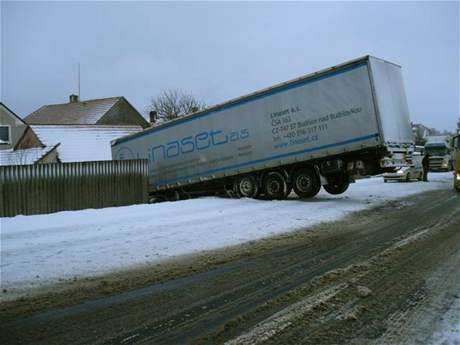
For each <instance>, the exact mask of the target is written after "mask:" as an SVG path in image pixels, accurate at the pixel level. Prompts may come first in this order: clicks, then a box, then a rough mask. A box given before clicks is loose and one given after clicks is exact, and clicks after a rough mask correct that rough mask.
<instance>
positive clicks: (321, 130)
mask: <svg viewBox="0 0 460 345" xmlns="http://www.w3.org/2000/svg"><path fill="white" fill-rule="evenodd" d="M412 148H413V140H412V132H411V126H410V121H409V112H408V107H407V100H406V95H405V91H404V86H403V79H402V75H401V67H400V66H398V65H395V64H393V63H390V62H387V61H384V60H381V59H377V58H375V57H371V56H365V57H363V58H359V59H356V60H353V61H349V62H347V63H344V64H341V65H338V66H335V67H332V68H328V69H325V70H322V71H319V72H316V73H312V74H309V75H306V76H303V77H300V78H298V79H294V80H291V81H288V82H285V83H281V84H278V85H275V86H273V87H270V88H266V89H263V90H260V91H257V92H254V93H251V94H249V95H246V96H243V97H240V98H236V99H233V100H230V101H228V102H225V103H222V104H219V105H216V106H213V107H210V108H208V109H205V110H203V111H199V112H196V113H194V114H191V115H189V116H186V117H183V118H179V119H177V120H174V121H171V122H168V123H165V124H163V125H160V126H157V127H152V128H149V129H146V130H144V131H143V132H139V133H136V134H133V135H130V136H126V137H123V138H120V139H117V140H115V141H113V142H112V157H113V159H116V160H117V159H133V158H147V159H148V161H149V175H150V192H151V194H152V195H153V196H157V197H159V198H167V199H170V198H178V197H181V196H182V195H190V194H193V193H198V194H199V193H204V192H210V191H213V192H217V191H227V192H230V193H233V194H235V195H238V196H244V197H257V196H259V195H264V196H265V197H266V198H270V199H280V198H284V197H286V196H287V195H288V194H289V193H290V192H291V189H292V188H293V189H294V191H295V193H296V194H297V195H299V196H300V197H302V198H309V197H313V196H314V195H316V194H317V193H318V192H319V190H320V188H321V185H322V186H323V187H324V189H325V190H326V191H327V192H329V193H332V194H339V193H343V192H344V191H345V190H346V189H347V188H348V185H349V183H350V182H354V181H355V179H357V178H360V177H364V176H370V175H376V174H380V173H382V172H385V171H391V170H393V169H394V168H395V167H401V166H403V165H405V164H406V162H407V159H409V158H410V155H411V150H412Z"/></svg>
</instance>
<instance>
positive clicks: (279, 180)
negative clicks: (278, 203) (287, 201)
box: [263, 171, 289, 200]
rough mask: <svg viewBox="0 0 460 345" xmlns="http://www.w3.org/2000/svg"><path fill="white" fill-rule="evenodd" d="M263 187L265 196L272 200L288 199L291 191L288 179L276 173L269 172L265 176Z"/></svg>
mask: <svg viewBox="0 0 460 345" xmlns="http://www.w3.org/2000/svg"><path fill="white" fill-rule="evenodd" d="M263 186H264V192H265V196H266V197H267V198H268V199H270V200H273V199H276V200H281V199H284V198H286V196H287V193H288V190H289V186H288V184H287V181H286V178H285V177H284V176H283V174H280V173H279V172H276V171H272V172H269V173H268V174H267V175H266V176H265V179H264V183H263Z"/></svg>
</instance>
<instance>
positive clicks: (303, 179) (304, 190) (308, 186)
mask: <svg viewBox="0 0 460 345" xmlns="http://www.w3.org/2000/svg"><path fill="white" fill-rule="evenodd" d="M292 187H293V188H294V192H295V193H296V194H297V195H298V196H299V197H301V198H312V197H314V196H315V195H316V194H318V193H319V190H320V189H321V183H320V180H319V177H318V175H317V174H316V172H315V171H314V170H313V169H309V168H304V169H300V170H298V171H296V172H294V174H293V177H292Z"/></svg>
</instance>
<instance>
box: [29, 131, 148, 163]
mask: <svg viewBox="0 0 460 345" xmlns="http://www.w3.org/2000/svg"><path fill="white" fill-rule="evenodd" d="M31 127H32V129H33V131H34V132H35V133H36V134H37V136H38V138H39V139H40V141H42V142H43V143H44V144H45V145H46V146H47V147H54V146H56V151H57V156H58V159H59V162H62V163H69V162H83V161H105V160H111V159H112V153H111V145H110V142H111V141H112V140H114V139H117V138H120V137H123V136H125V135H128V134H133V133H136V132H140V131H141V130H142V127H141V126H114V125H32V126H31Z"/></svg>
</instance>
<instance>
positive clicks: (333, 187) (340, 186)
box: [323, 181, 386, 195]
mask: <svg viewBox="0 0 460 345" xmlns="http://www.w3.org/2000/svg"><path fill="white" fill-rule="evenodd" d="M385 182H386V181H385ZM349 185H350V182H348V181H343V182H339V183H332V184H326V185H324V186H323V187H324V190H325V191H326V192H328V193H329V194H334V195H337V194H342V193H344V192H345V191H346V190H347V189H348V186H349Z"/></svg>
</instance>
